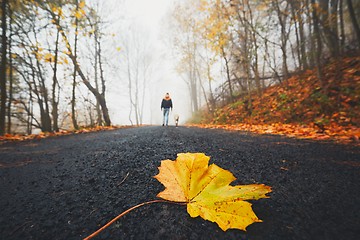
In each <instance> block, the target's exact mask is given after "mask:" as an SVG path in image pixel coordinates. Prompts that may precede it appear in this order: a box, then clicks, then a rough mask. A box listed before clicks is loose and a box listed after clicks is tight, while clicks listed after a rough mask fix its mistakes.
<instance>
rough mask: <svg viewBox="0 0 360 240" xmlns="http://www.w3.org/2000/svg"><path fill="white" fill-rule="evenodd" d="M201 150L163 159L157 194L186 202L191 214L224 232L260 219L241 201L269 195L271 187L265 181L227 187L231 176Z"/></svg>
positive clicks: (231, 179) (232, 177)
mask: <svg viewBox="0 0 360 240" xmlns="http://www.w3.org/2000/svg"><path fill="white" fill-rule="evenodd" d="M209 160H210V157H208V156H206V155H205V154H203V153H179V154H178V157H177V159H176V160H175V161H172V160H163V161H161V166H160V167H159V174H158V175H156V176H155V178H156V179H157V180H159V182H161V183H162V184H163V185H164V186H165V190H164V191H162V192H160V193H159V194H158V195H157V196H158V197H160V198H163V199H165V200H169V201H173V202H185V203H187V211H188V213H189V214H190V216H191V217H198V216H201V217H202V218H203V219H205V220H209V221H212V222H216V223H217V224H218V225H219V227H220V228H221V229H222V230H224V231H226V230H227V229H229V228H236V229H241V230H244V231H246V227H247V226H249V225H250V224H252V223H254V222H261V220H260V219H259V218H258V217H257V216H256V215H255V213H254V212H253V210H252V208H251V203H249V202H247V201H244V200H257V199H260V198H268V196H266V194H267V193H269V192H271V187H269V186H266V185H264V184H250V185H237V186H230V185H229V184H230V183H231V182H233V181H234V180H235V179H236V178H235V177H234V175H233V174H232V173H231V172H229V171H227V170H225V169H222V168H220V167H218V166H217V165H215V164H211V165H210V166H209V165H208V163H209Z"/></svg>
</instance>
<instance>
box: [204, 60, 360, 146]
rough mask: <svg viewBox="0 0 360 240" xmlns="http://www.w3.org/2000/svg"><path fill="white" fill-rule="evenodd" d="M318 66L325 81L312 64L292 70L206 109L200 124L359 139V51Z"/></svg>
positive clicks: (347, 140)
mask: <svg viewBox="0 0 360 240" xmlns="http://www.w3.org/2000/svg"><path fill="white" fill-rule="evenodd" d="M322 71H323V74H324V77H323V82H320V81H319V79H318V77H317V72H316V69H313V70H307V71H305V72H303V73H300V74H294V75H293V76H291V77H290V78H289V79H288V80H286V81H283V82H282V83H281V84H277V85H274V86H271V87H269V88H267V89H265V91H264V92H263V93H262V94H261V96H258V95H256V94H255V93H254V94H253V96H252V97H251V99H249V98H248V97H241V98H239V99H238V100H237V101H236V102H234V103H232V104H228V105H226V106H225V107H223V108H221V109H218V110H217V111H216V112H215V114H214V115H213V116H211V115H210V114H204V119H203V121H202V124H201V125H200V126H202V127H207V128H226V129H232V130H247V131H253V132H257V133H271V134H284V135H290V136H294V137H301V138H312V139H332V140H336V141H341V142H355V143H359V137H360V57H352V58H350V57H349V58H343V59H340V60H339V61H337V62H336V61H332V62H330V63H329V64H328V65H326V67H324V68H323V69H322ZM249 101H251V105H250V107H249ZM198 126H199V125H198Z"/></svg>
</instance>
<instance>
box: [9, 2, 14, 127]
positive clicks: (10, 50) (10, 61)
mask: <svg viewBox="0 0 360 240" xmlns="http://www.w3.org/2000/svg"><path fill="white" fill-rule="evenodd" d="M12 17H13V16H12V11H11V9H10V8H9V20H10V24H9V32H10V37H9V56H10V57H9V68H10V72H9V101H8V106H7V115H8V116H7V117H8V124H7V133H10V134H11V103H12V99H13V80H14V79H13V62H12V49H11V47H12V38H11V34H12Z"/></svg>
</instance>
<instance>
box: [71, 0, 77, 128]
mask: <svg viewBox="0 0 360 240" xmlns="http://www.w3.org/2000/svg"><path fill="white" fill-rule="evenodd" d="M76 11H79V1H78V0H76ZM78 29H79V20H78V18H77V17H76V16H75V36H74V37H75V39H74V58H75V60H76V61H77V42H78ZM75 106H76V68H75V66H74V73H73V83H72V91H71V120H72V123H73V127H74V129H79V125H78V123H77V120H76V110H75Z"/></svg>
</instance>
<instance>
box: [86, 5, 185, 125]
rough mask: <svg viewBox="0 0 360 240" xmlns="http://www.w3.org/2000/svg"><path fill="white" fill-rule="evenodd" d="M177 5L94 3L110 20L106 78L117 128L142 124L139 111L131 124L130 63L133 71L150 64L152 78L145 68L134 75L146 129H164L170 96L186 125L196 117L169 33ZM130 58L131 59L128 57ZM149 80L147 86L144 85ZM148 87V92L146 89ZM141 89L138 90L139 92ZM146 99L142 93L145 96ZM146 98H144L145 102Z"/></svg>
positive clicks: (106, 27)
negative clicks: (153, 126) (166, 99)
mask: <svg viewBox="0 0 360 240" xmlns="http://www.w3.org/2000/svg"><path fill="white" fill-rule="evenodd" d="M175 2H176V0H152V1H148V0H120V1H119V0H106V1H98V0H91V1H89V4H90V5H92V6H93V7H94V8H95V9H97V10H98V12H99V14H100V15H101V18H102V19H103V21H104V24H103V25H104V28H103V29H102V32H104V36H105V37H104V43H103V48H104V51H103V54H104V56H103V57H104V62H105V63H106V64H105V66H104V68H105V69H104V74H105V76H106V81H107V85H106V87H107V91H106V94H107V95H106V100H107V104H108V108H109V113H110V117H111V121H112V124H114V125H129V124H136V121H135V114H134V109H132V116H131V118H130V119H131V121H130V119H129V114H130V110H131V102H130V97H129V96H130V95H129V82H128V79H129V73H128V62H131V64H132V65H131V68H133V67H134V66H135V65H136V64H138V63H139V62H140V63H141V64H143V62H146V73H145V74H143V72H144V69H142V68H141V66H140V68H139V69H137V70H136V69H135V70H131V71H132V73H131V77H132V78H134V76H135V75H136V76H137V75H139V76H138V78H139V83H140V85H139V86H138V87H137V88H138V89H139V91H144V96H145V97H144V106H143V114H144V115H143V120H142V123H143V124H156V125H158V124H161V123H162V112H161V110H160V104H161V100H162V98H163V97H164V95H165V93H167V92H168V93H169V94H170V96H171V98H172V101H173V106H174V108H173V111H172V113H171V114H170V122H169V123H170V124H174V121H173V116H174V114H178V115H179V116H180V123H184V122H185V121H186V120H187V119H188V118H189V117H190V116H191V106H190V100H189V93H188V88H187V85H186V83H185V82H184V81H183V80H182V79H181V78H180V77H179V76H178V74H177V73H176V70H175V68H176V64H177V58H176V56H175V54H174V51H173V47H172V45H171V39H172V37H171V36H170V35H169V34H168V33H167V29H168V27H167V26H168V24H167V23H168V22H169V21H170V19H169V18H170V16H171V9H172V7H173V6H174V4H175ZM126 56H128V57H129V59H130V60H129V59H127V58H126ZM143 81H145V84H143ZM143 85H145V88H144V87H143ZM135 88H136V86H135V85H133V86H132V89H133V92H134V91H135ZM140 95H141V94H140ZM141 101H142V99H141V96H140V99H139V102H140V103H141Z"/></svg>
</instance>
